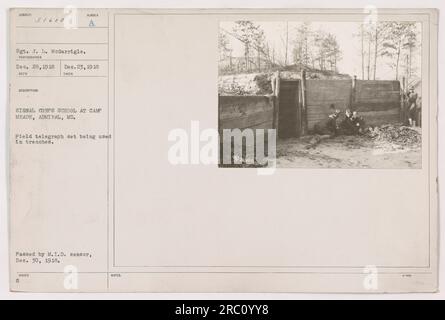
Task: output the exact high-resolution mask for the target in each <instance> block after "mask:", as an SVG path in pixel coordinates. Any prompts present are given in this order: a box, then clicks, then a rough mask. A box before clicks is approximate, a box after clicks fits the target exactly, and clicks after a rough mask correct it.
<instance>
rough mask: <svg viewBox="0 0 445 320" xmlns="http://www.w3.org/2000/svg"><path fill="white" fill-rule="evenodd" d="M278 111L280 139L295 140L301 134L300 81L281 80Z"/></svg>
mask: <svg viewBox="0 0 445 320" xmlns="http://www.w3.org/2000/svg"><path fill="white" fill-rule="evenodd" d="M279 103H280V105H279V109H278V110H279V111H278V137H279V138H284V139H286V138H294V137H299V136H300V134H301V108H300V105H301V104H300V81H299V80H281V81H280V93H279Z"/></svg>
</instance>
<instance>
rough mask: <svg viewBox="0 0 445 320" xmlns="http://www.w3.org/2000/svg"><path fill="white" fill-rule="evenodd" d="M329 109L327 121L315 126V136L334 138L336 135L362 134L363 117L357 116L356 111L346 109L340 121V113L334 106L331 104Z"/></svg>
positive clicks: (363, 127) (363, 126)
mask: <svg viewBox="0 0 445 320" xmlns="http://www.w3.org/2000/svg"><path fill="white" fill-rule="evenodd" d="M329 109H330V112H329V116H328V117H327V119H325V120H323V121H320V122H319V123H317V124H315V126H314V133H315V134H319V135H330V136H332V137H334V136H338V135H358V134H362V133H363V132H364V129H365V121H364V119H363V117H360V116H359V115H358V112H357V111H351V110H350V109H346V110H345V113H344V117H342V118H341V119H340V114H341V111H340V110H337V109H335V105H333V104H331V105H330V107H329Z"/></svg>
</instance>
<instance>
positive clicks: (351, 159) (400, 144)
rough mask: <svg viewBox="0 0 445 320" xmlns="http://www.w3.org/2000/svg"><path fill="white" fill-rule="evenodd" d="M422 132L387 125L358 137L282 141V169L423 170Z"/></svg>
mask: <svg viewBox="0 0 445 320" xmlns="http://www.w3.org/2000/svg"><path fill="white" fill-rule="evenodd" d="M421 140H422V139H421V129H420V128H410V127H405V126H401V125H384V126H380V127H375V128H372V129H369V130H368V131H367V132H366V133H365V134H363V135H356V136H336V137H330V136H318V135H314V136H304V137H301V138H291V139H284V140H281V139H280V140H279V141H278V143H277V167H279V168H280V167H282V168H373V169H400V168H421V166H422V152H421V150H422V149H421Z"/></svg>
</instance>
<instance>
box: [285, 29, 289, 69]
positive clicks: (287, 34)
mask: <svg viewBox="0 0 445 320" xmlns="http://www.w3.org/2000/svg"><path fill="white" fill-rule="evenodd" d="M288 48H289V22H286V50H285V54H286V56H285V57H284V66H287V54H288V52H287V50H288Z"/></svg>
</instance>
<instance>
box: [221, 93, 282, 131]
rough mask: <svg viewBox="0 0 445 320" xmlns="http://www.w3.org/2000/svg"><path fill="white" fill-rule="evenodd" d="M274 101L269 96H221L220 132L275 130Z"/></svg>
mask: <svg viewBox="0 0 445 320" xmlns="http://www.w3.org/2000/svg"><path fill="white" fill-rule="evenodd" d="M273 99H274V98H273V97H268V96H220V97H219V130H223V129H241V130H242V129H246V128H251V129H273V125H274V124H273V120H274V103H273V101H274V100H273Z"/></svg>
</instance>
